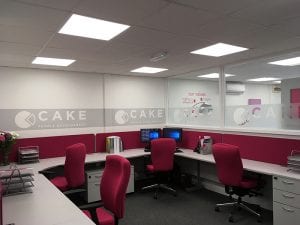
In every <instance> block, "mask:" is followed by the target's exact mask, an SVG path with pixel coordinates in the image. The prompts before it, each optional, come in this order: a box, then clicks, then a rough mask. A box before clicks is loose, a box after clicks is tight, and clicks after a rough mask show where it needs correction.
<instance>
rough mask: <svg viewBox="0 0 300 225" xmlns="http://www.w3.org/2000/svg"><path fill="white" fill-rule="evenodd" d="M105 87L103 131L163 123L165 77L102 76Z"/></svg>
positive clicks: (130, 128)
mask: <svg viewBox="0 0 300 225" xmlns="http://www.w3.org/2000/svg"><path fill="white" fill-rule="evenodd" d="M104 87H105V128H106V131H108V132H109V131H122V130H136V129H140V128H141V127H162V126H164V124H165V98H166V93H165V79H164V78H150V77H134V76H116V75H105V79H104Z"/></svg>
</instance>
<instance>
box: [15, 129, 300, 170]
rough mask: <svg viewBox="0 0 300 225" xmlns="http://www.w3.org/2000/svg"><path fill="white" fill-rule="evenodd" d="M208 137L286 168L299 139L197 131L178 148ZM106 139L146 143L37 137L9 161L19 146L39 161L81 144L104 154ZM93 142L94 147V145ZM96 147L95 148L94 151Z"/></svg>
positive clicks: (129, 136) (127, 135)
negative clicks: (35, 150) (33, 150)
mask: <svg viewBox="0 0 300 225" xmlns="http://www.w3.org/2000/svg"><path fill="white" fill-rule="evenodd" d="M204 135H206V136H211V137H212V139H213V143H220V142H223V143H228V144H233V145H237V146H239V147H240V151H241V156H242V157H243V158H245V159H252V160H257V161H262V162H268V163H274V164H279V165H286V163H287V156H288V155H290V153H291V151H292V150H300V140H294V139H284V138H271V137H259V136H247V135H236V134H222V133H209V132H198V131H185V130H184V131H183V138H182V139H183V141H182V143H178V146H179V147H182V148H189V149H194V148H195V147H196V145H197V142H198V137H199V136H204ZM107 136H119V137H121V139H122V141H123V146H124V149H129V150H130V149H134V148H144V147H145V143H141V142H140V132H139V131H128V132H114V133H100V134H96V136H95V135H94V134H82V135H68V136H54V137H39V138H25V139H18V140H17V143H16V145H15V146H14V148H13V151H12V153H11V155H10V160H11V161H17V149H18V147H19V146H39V147H40V158H41V159H43V158H52V157H59V156H64V155H65V148H66V147H67V146H69V145H71V144H75V143H79V142H81V143H84V144H85V145H86V147H87V153H93V152H94V149H96V152H105V138H106V137H107ZM95 141H96V146H95ZM95 147H96V148H95Z"/></svg>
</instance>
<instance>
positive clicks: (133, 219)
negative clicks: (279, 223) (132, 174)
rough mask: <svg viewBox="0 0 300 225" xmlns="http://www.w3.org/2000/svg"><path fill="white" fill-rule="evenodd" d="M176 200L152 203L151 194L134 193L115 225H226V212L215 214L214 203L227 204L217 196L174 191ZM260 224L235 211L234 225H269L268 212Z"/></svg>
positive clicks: (164, 198) (165, 197) (168, 197)
mask: <svg viewBox="0 0 300 225" xmlns="http://www.w3.org/2000/svg"><path fill="white" fill-rule="evenodd" d="M177 191H178V196H177V197H174V196H173V195H171V194H168V193H160V194H159V196H158V199H157V200H155V199H153V192H136V193H134V194H130V195H128V196H127V198H126V208H125V210H126V212H125V218H123V219H121V220H120V221H119V225H202V224H203V225H221V224H222V225H223V224H232V223H229V222H228V216H229V212H230V210H229V209H222V210H221V212H215V211H214V206H215V204H216V203H222V202H227V201H228V199H227V198H226V197H225V196H223V195H220V194H217V193H214V192H210V191H207V190H198V191H194V192H185V191H183V190H177ZM262 214H263V222H262V223H258V222H257V220H256V218H255V217H254V216H252V215H250V214H248V213H247V212H244V211H243V210H242V211H237V212H236V213H235V217H234V218H235V223H234V224H238V225H255V224H257V225H259V224H263V225H272V224H273V220H272V212H270V211H268V210H263V212H262Z"/></svg>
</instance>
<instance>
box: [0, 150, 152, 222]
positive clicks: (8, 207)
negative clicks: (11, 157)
mask: <svg viewBox="0 0 300 225" xmlns="http://www.w3.org/2000/svg"><path fill="white" fill-rule="evenodd" d="M146 154H149V153H145V152H144V151H141V150H140V149H139V150H130V151H125V152H122V153H120V155H123V156H124V157H126V158H134V157H139V156H143V155H146ZM106 155H107V154H105V153H94V154H88V155H87V156H86V160H85V161H86V163H92V162H100V161H105V157H106ZM64 163H65V157H58V158H50V159H41V160H40V162H39V163H34V164H26V165H24V166H23V165H20V166H19V167H20V168H21V167H32V168H33V171H34V182H33V183H34V187H33V193H28V194H22V195H15V196H7V197H3V222H4V224H9V223H15V224H16V225H92V224H93V225H95V224H94V222H93V221H91V220H90V219H89V218H88V217H87V216H86V215H84V214H83V213H82V212H81V210H80V209H79V208H78V207H77V206H76V205H74V204H73V203H72V202H71V201H70V200H69V199H68V198H67V197H66V196H64V194H63V193H61V192H60V191H59V190H58V189H57V188H56V187H55V186H54V185H53V184H52V183H51V182H50V181H49V180H48V179H47V178H46V177H45V176H44V175H42V174H39V173H38V171H41V170H44V169H47V168H51V167H55V166H58V165H64Z"/></svg>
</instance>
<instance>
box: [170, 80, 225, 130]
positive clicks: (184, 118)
mask: <svg viewBox="0 0 300 225" xmlns="http://www.w3.org/2000/svg"><path fill="white" fill-rule="evenodd" d="M168 82H169V83H168V107H169V111H168V123H171V124H179V125H181V124H182V125H183V124H185V125H201V126H218V127H219V126H220V123H221V121H220V97H219V82H218V81H206V80H199V81H198V80H189V79H169V80H168ZM203 103H205V104H208V105H211V109H212V111H210V112H208V113H206V112H204V113H202V112H201V113H200V108H201V105H202V104H203Z"/></svg>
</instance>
